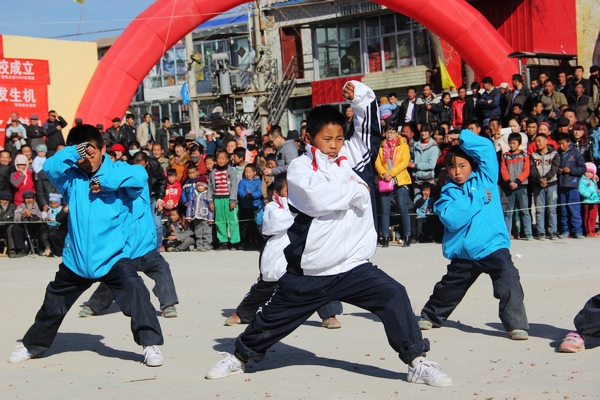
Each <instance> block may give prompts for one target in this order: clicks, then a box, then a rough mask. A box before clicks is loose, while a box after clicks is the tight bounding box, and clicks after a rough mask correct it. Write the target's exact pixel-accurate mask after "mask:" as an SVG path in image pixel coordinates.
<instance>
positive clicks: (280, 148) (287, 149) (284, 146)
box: [263, 129, 310, 176]
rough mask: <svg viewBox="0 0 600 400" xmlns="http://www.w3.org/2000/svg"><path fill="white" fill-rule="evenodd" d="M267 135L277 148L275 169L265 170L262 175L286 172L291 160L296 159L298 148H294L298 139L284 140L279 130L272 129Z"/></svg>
mask: <svg viewBox="0 0 600 400" xmlns="http://www.w3.org/2000/svg"><path fill="white" fill-rule="evenodd" d="M309 133H310V132H309ZM269 135H272V136H273V145H275V147H276V148H277V153H276V154H275V158H276V161H277V167H275V168H273V169H271V168H266V169H265V170H264V171H263V174H265V175H272V176H275V175H277V174H280V173H282V172H285V171H287V169H288V166H289V165H290V163H291V162H292V160H294V159H296V158H298V148H297V147H296V140H298V141H299V138H298V139H293V140H286V139H285V138H284V137H283V134H282V133H281V131H280V130H274V129H272V130H271V132H269Z"/></svg>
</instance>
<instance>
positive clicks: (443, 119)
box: [432, 92, 453, 126]
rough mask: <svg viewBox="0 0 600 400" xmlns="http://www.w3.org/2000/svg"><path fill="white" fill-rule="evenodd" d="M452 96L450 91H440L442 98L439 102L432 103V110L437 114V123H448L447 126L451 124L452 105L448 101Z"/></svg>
mask: <svg viewBox="0 0 600 400" xmlns="http://www.w3.org/2000/svg"><path fill="white" fill-rule="evenodd" d="M451 101H452V98H451V97H450V93H448V92H444V93H442V98H441V100H440V102H439V103H436V104H434V105H433V107H432V110H433V112H434V113H436V114H437V120H438V124H440V125H441V124H448V126H452V123H453V120H452V105H451V104H450V102H451Z"/></svg>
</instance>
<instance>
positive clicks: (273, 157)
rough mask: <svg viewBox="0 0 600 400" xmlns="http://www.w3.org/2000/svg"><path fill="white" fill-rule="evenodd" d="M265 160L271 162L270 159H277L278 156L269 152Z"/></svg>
mask: <svg viewBox="0 0 600 400" xmlns="http://www.w3.org/2000/svg"><path fill="white" fill-rule="evenodd" d="M265 161H266V162H269V161H277V156H276V155H275V154H268V155H267V156H266V157H265Z"/></svg>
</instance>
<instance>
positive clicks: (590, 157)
mask: <svg viewBox="0 0 600 400" xmlns="http://www.w3.org/2000/svg"><path fill="white" fill-rule="evenodd" d="M571 143H572V146H573V148H574V149H575V150H577V151H578V152H579V154H581V155H582V156H583V161H585V162H594V148H593V143H592V141H591V139H590V138H589V137H587V136H583V137H582V138H581V139H579V140H578V141H575V138H572V139H571Z"/></svg>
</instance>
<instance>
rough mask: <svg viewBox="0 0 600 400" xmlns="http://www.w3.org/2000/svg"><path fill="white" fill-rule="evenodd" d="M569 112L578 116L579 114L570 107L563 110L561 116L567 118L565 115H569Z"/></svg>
mask: <svg viewBox="0 0 600 400" xmlns="http://www.w3.org/2000/svg"><path fill="white" fill-rule="evenodd" d="M568 112H572V113H573V114H575V115H577V113H576V112H575V110H573V109H572V108H570V107H567V108H565V109H564V110H562V113H561V115H562V116H563V117H564V116H565V113H568Z"/></svg>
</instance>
